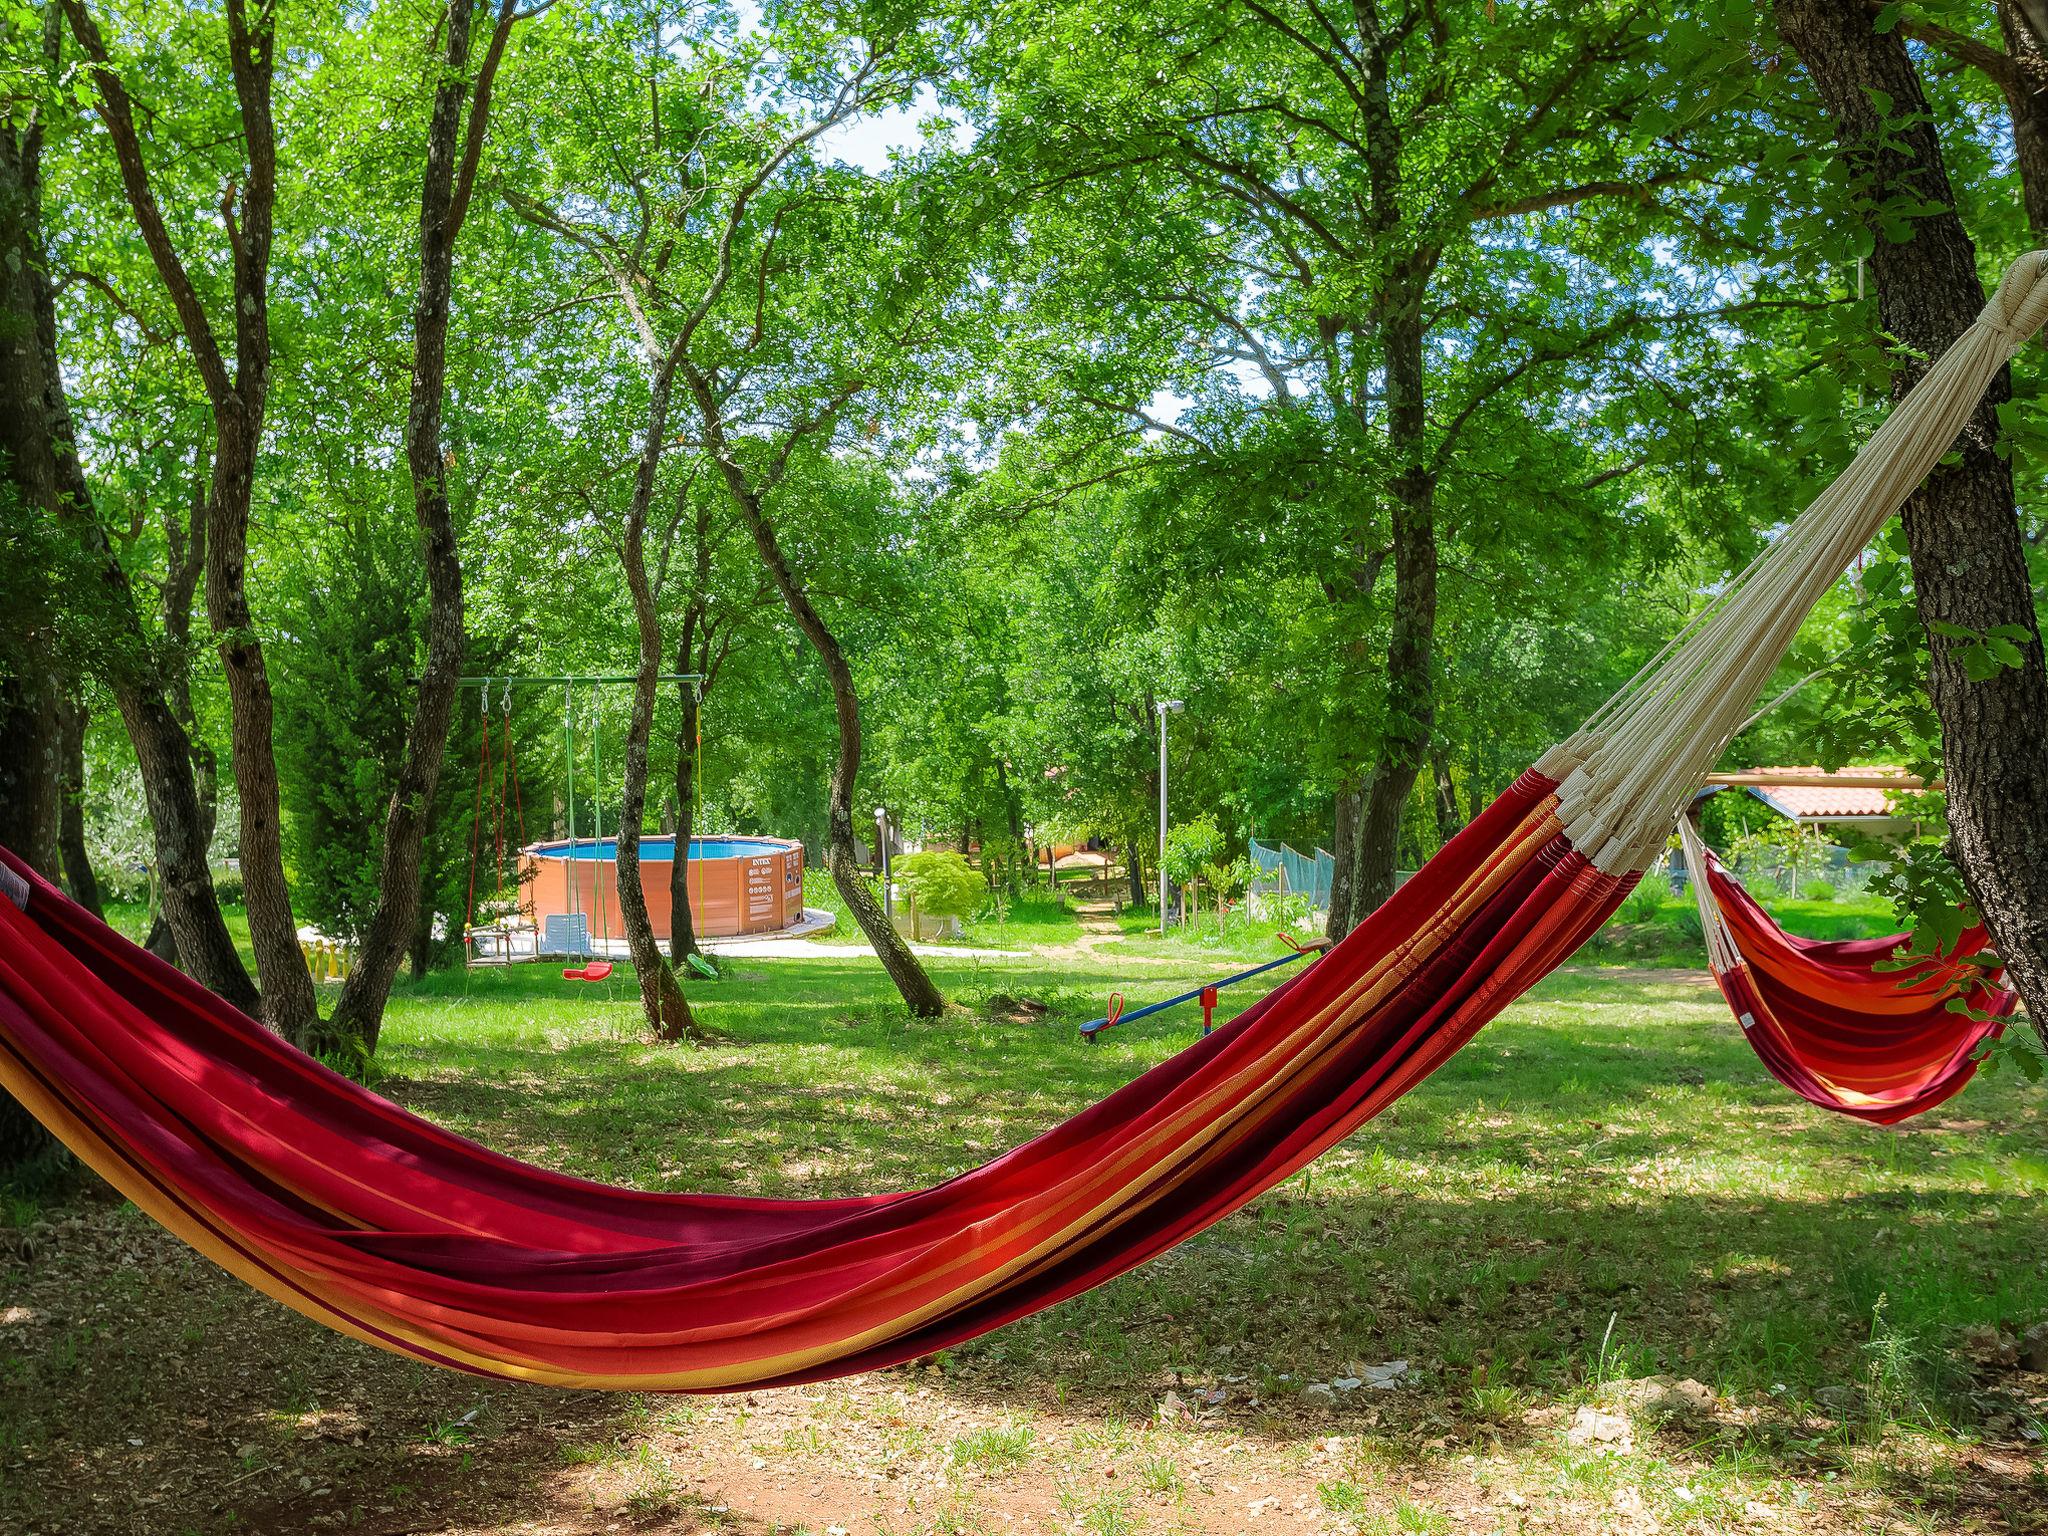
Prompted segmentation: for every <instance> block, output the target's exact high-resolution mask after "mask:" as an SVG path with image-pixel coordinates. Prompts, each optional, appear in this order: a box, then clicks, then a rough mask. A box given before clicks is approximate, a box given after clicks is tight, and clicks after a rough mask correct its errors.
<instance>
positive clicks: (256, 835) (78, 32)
mask: <svg viewBox="0 0 2048 1536" xmlns="http://www.w3.org/2000/svg"><path fill="white" fill-rule="evenodd" d="M63 4H64V12H65V15H66V17H67V18H68V19H69V21H70V24H71V32H72V36H73V37H74V38H76V39H77V42H78V45H79V47H80V49H81V50H82V51H83V52H84V54H85V56H86V59H87V61H88V64H89V66H90V74H91V79H92V81H93V85H94V89H95V91H96V93H97V105H98V110H99V116H100V121H101V122H102V123H103V124H104V125H105V126H106V129H107V133H108V136H109V138H110V139H111V140H112V141H113V148H114V154H115V158H116V160H117V162H118V163H119V166H120V171H121V183H122V186H123V189H124V190H125V192H126V194H127V198H128V204H129V209H130V211H131V213H132V215H133V217H134V220H135V225H136V230H137V232H138V234H139V235H140V236H141V239H142V242H143V244H144V245H145V246H146V247H147V249H148V251H149V255H150V259H151V261H152V263H153V264H154V265H155V268H156V272H157V277H158V280H159V281H160V282H161V283H162V285H163V287H164V290H165V292H166V293H167V294H168V295H169V297H170V300H171V304H172V306H173V307H174V309H175V310H176V311H177V316H178V323H179V327H180V329H181V331H182V333H183V335H184V338H185V343H186V347H187V349H188V351H189V352H190V354H191V358H192V362H193V366H194V367H195V368H196V369H197V370H198V373H199V377H200V380H201V382H202V383H203V385H204V387H205V390H206V397H207V401H208V405H209V407H210V409H211V411H212V414H213V427H214V442H213V470H212V476H211V479H210V482H209V486H208V493H207V512H206V523H207V540H206V608H207V617H208V619H209V621H210V622H211V624H212V627H213V634H214V642H215V645H216V647H217V649H218V651H219V653H220V658H221V665H222V667H223V669H224V670H225V672H226V675H227V682H228V693H229V697H230V699H231V701H232V708H233V729H232V734H231V743H232V751H231V759H232V762H233V765H234V772H235V786H236V789H237V792H238V801H239V805H240V807H241V837H240V844H241V860H242V884H243V891H244V901H245V903H246V905H247V907H248V912H249V937H250V942H251V945H252V947H253V948H254V950H255V952H256V973H257V979H258V983H259V985H260V986H261V988H262V994H263V996H262V1006H263V1012H264V1016H265V1018H267V1019H268V1020H269V1021H270V1023H271V1024H272V1026H273V1027H275V1028H277V1029H279V1030H282V1031H283V1032H284V1033H286V1034H287V1035H290V1036H292V1037H294V1038H299V1039H306V1038H310V1037H311V1036H312V1034H313V1032H314V1027H315V1025H316V1023H317V1020H318V1007H317V1004H316V1002H315V999H314V995H313V978H312V975H311V973H310V972H309V971H308V970H307V968H306V961H305V957H304V956H303V955H302V954H301V953H300V951H299V942H298V924H297V923H296V921H295V920H294V919H293V917H292V904H291V891H290V888H289V887H288V886H287V884H286V882H285V873H284V845H283V840H282V833H281V828H280V826H279V813H278V789H277V761H276V757H275V755H274V753H273V750H272V721H273V708H272V702H271V688H270V675H269V672H268V670H267V668H266V667H265V665H264V660H263V643H262V640H261V637H260V636H259V634H258V632H257V629H256V623H255V618H254V616H253V614H252V613H251V611H250V608H249V598H248V584H247V575H246V572H247V568H248V559H249V511H250V499H251V496H252V494H253V491H254V486H255V474H256V458H257V450H258V446H259V444H260V443H261V440H262V436H263V420H264V405H265V402H266V400H267V399H268V396H269V390H270V362H271V356H270V351H271V342H270V255H271V245H272V240H273V237H274V233H275V216H276V201H277V132H276V125H275V121H274V118H273V115H272V108H271V87H272V81H273V77H274V74H275V55H276V42H277V38H276V12H275V11H274V10H272V9H271V8H270V7H268V6H264V7H261V8H259V9H258V10H257V11H256V12H255V13H254V14H253V15H252V14H251V13H250V11H249V8H248V6H247V4H246V0H227V3H226V7H225V10H224V12H223V23H224V35H223V36H222V38H221V47H222V51H223V52H225V54H226V56H227V61H228V75H229V82H230V84H231V86H232V90H233V93H234V98H235V102H236V121H237V123H238V126H239V134H238V137H239V139H240V141H241V143H242V145H243V151H244V152H243V155H242V157H241V159H240V161H239V162H238V163H237V164H235V165H234V167H233V169H232V170H231V171H230V172H229V173H228V176H227V181H226V188H225V190H224V192H223V193H222V195H221V197H220V201H219V221H220V223H221V225H222V226H223V227H224V229H225V231H226V235H227V243H228V255H229V267H230V273H231V280H230V289H231V295H232V297H231V299H230V302H229V304H228V305H227V306H226V308H227V311H228V312H227V314H226V315H225V316H221V317H220V319H221V320H222V322H223V325H222V326H221V327H220V328H217V327H216V318H215V316H214V315H212V314H209V307H208V304H207V302H206V299H205V297H204V295H203V294H202V291H201V289H200V286H199V285H198V284H197V283H196V282H195V281H194V280H193V277H192V273H191V271H190V270H189V269H188V267H187V265H186V262H185V258H184V257H183V256H182V255H181V254H180V252H179V250H178V247H177V245H176V243H175V241H174V239H173V237H172V234H171V230H170V227H169V226H168V225H167V224H166V222H165V217H164V213H163V209H162V206H161V204H160V202H159V199H158V196H157V191H156V187H155V185H154V183H153V181H152V178H151V171H150V168H149V164H148V159H147V157H146V156H145V154H144V152H143V147H142V138H141V134H140V132H139V130H138V129H137V127H136V122H135V109H134V103H133V101H132V99H131V97H130V95H129V92H128V88H127V85H126V83H125V82H124V80H123V79H122V72H121V68H120V67H119V66H117V64H116V63H115V61H114V59H113V56H112V54H111V53H110V51H109V49H108V46H107V42H106V39H105V36H104V34H103V33H102V31H101V29H100V26H99V23H98V22H97V21H96V20H95V19H94V17H93V16H92V13H91V12H90V11H89V10H88V9H87V7H86V3H85V0H63ZM222 329H224V330H225V331H226V332H227V334H228V335H229V337H230V338H231V340H230V345H231V348H232V354H231V355H232V362H230V353H229V352H227V351H224V350H223V347H222V343H221V339H220V338H221V330H222ZM180 948H181V951H182V948H183V946H182V943H181V945H180Z"/></svg>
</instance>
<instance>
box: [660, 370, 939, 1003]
mask: <svg viewBox="0 0 2048 1536" xmlns="http://www.w3.org/2000/svg"><path fill="white" fill-rule="evenodd" d="M688 377H689V387H690V394H691V397H692V399H693V400H694V401H695V403H696V406H697V414H698V416H699V418H700V419H701V420H702V422H703V424H704V431H705V437H706V438H707V440H708V446H709V447H710V449H711V452H712V456H713V458H714V459H715V460H716V462H717V464H718V468H719V472H720V474H721V476H722V477H723V478H724V480H725V484H726V490H727V493H728V495H729V496H730V498H731V500H732V503H733V507H734V509H735V510H736V511H737V512H738V513H739V515H740V519H741V521H743V522H744V523H745V524H746V525H747V531H748V532H749V533H750V534H752V535H753V538H754V547H755V549H756V550H757V551H759V553H760V556H761V563H762V564H763V565H765V566H766V567H767V568H768V575H769V578H770V579H771V580H772V581H773V582H774V583H775V590H776V591H777V592H779V593H780V594H781V596H782V602H783V606H784V607H786V608H787V609H788V610H789V614H790V617H791V618H792V619H793V620H794V621H795V622H796V627H797V628H798V629H799V630H801V631H802V632H803V635H804V638H805V639H806V640H808V641H810V643H811V649H812V650H814V651H816V652H817V653H818V659H819V660H820V661H821V662H823V663H824V666H825V677H826V679H827V681H828V682H829V683H830V684H831V687H832V713H833V717H834V720H835V721H836V722H837V725H838V728H839V754H838V756H837V758H836V759H835V760H834V761H833V764H832V779H831V785H830V792H829V794H828V795H827V799H826V824H825V865H826V868H828V869H829V870H831V872H832V883H833V884H834V885H836V886H837V887H838V888H839V897H840V900H842V901H844V902H845V903H846V908H847V910H848V911H849V912H851V913H852V914H853V918H854V921H855V922H857V923H859V924H860V929H861V932H862V933H864V934H866V935H867V938H868V942H869V943H870V944H872V945H874V947H875V954H876V955H877V956H878V957H879V958H880V960H881V962H882V969H884V970H885V971H887V972H888V973H889V979H890V980H891V981H892V982H894V983H895V984H896V990H897V991H898V992H899V993H901V994H902V997H903V1003H904V1006H905V1007H907V1008H908V1009H909V1010H910V1011H911V1012H912V1013H913V1014H915V1015H917V1016H918V1017H920V1018H934V1017H937V1016H938V1015H939V1014H942V1013H944V1012H945V1009H946V1000H945V998H944V997H943V996H942V995H941V994H940V992H939V989H938V987H937V986H935V985H934V984H933V982H932V979H931V977H930V976H929V975H927V974H926V972H925V969H924V967H923V966H922V965H920V964H919V963H918V959H917V956H916V955H915V954H914V953H913V952H912V951H911V948H910V946H909V945H908V944H906V943H905V942H904V941H903V936H902V935H901V934H899V933H898V932H897V931H896V929H895V927H894V926H893V925H892V924H891V923H890V922H889V919H888V917H887V915H886V914H884V913H883V911H882V904H881V903H880V902H879V901H877V900H876V899H875V895H874V892H873V891H871V890H869V889H868V886H867V882H866V881H864V880H862V879H861V875H860V858H859V852H858V849H857V847H856V845H855V843H854V840H853V789H854V783H855V780H856V779H857V778H858V777H859V775H860V754H861V732H860V701H859V698H858V697H857V696H856V694H855V692H854V687H853V668H852V667H851V666H849V665H848V664H847V660H846V653H845V652H844V651H843V650H841V649H840V646H839V641H838V640H837V638H835V637H834V635H833V634H832V631H831V630H830V629H829V628H828V627H827V626H826V624H825V621H824V619H823V618H822V617H820V616H819V613H818V610H817V609H816V608H815V607H813V606H812V604H811V599H810V596H809V594H808V593H806V592H805V591H804V589H803V587H802V585H801V584H800V583H799V582H798V581H797V579H796V574H795V572H793V571H792V570H791V569H790V566H789V561H788V559H787V558H786V557H785V556H784V555H783V552H782V545H781V542H780V540H778V539H777V538H776V536H775V529H774V526H773V525H772V524H771V523H770V522H769V520H768V513H767V509H766V508H765V507H763V506H762V505H761V501H760V497H759V496H758V495H757V494H756V493H755V490H754V487H753V485H752V484H751V483H750V482H749V481H748V480H747V478H746V472H745V470H743V469H742V468H741V466H740V463H739V460H738V459H737V458H736V457H735V456H734V454H733V452H732V445H731V444H730V443H729V442H728V441H727V440H726V436H725V430H724V421H723V418H722V417H721V415H720V413H719V406H718V400H717V397H716V396H715V395H714V394H713V392H712V389H711V382H710V380H709V379H707V378H706V377H705V376H704V375H703V374H702V372H700V371H698V370H696V369H694V368H692V369H691V370H690V373H689V376H688Z"/></svg>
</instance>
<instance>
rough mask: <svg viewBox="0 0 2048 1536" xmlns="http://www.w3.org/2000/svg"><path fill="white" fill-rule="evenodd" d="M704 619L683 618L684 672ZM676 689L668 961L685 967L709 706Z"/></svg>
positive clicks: (680, 660) (691, 942) (692, 942)
mask: <svg viewBox="0 0 2048 1536" xmlns="http://www.w3.org/2000/svg"><path fill="white" fill-rule="evenodd" d="M707 552H708V551H707ZM699 618H700V615H699V614H698V612H697V609H696V606H695V605H694V604H693V605H692V606H691V609H690V611H689V612H688V613H686V614H685V615H684V617H683V639H682V643H681V644H680V645H679V646H678V647H677V648H676V670H677V671H678V672H688V671H689V670H690V661H691V659H692V658H691V651H692V647H691V643H690V642H691V638H692V637H693V636H694V635H695V633H696V629H697V623H698V620H699ZM676 689H677V696H678V702H679V703H680V704H681V705H682V722H683V723H682V725H681V726H680V727H679V728H678V729H677V731H676V856H675V860H674V862H673V863H671V864H670V865H669V872H668V905H669V912H670V914H671V916H670V918H669V930H668V957H669V960H670V961H671V962H672V963H674V964H675V965H678V966H681V965H687V964H688V963H689V959H690V956H692V955H694V954H696V953H697V920H696V916H695V914H694V913H692V912H691V910H690V840H691V839H692V838H693V837H695V836H696V835H697V772H698V769H697V756H698V753H699V752H700V751H702V749H703V743H702V741H701V740H700V739H699V736H700V732H701V730H702V728H703V708H704V706H703V703H702V700H701V698H700V697H699V694H698V691H697V687H696V686H695V685H693V684H690V683H678V684H677V685H676Z"/></svg>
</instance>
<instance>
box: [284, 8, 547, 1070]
mask: <svg viewBox="0 0 2048 1536" xmlns="http://www.w3.org/2000/svg"><path fill="white" fill-rule="evenodd" d="M543 3H544V4H545V3H549V0H543ZM479 11H481V12H483V13H485V14H488V6H487V5H486V4H485V3H483V0H448V6H447V9H446V11H445V13H444V14H443V16H442V18H441V21H440V24H439V30H440V32H441V33H442V35H443V36H444V37H445V38H446V49H445V52H444V54H443V57H442V60H441V76H440V80H439V83H438V84H437V86H436V88H435V91H434V98H433V106H432V109H431V113H430V116H429V118H428V123H427V147H426V163H425V167H424V170H423V172H422V174H421V186H420V227H419V228H420V232H419V260H420V278H419V288H418V291H417V293H416V295H415V298H414V301H413V313H412V331H413V357H412V383H411V391H410V399H409V402H408V407H407V411H406V422H405V460H406V467H407V469H408V470H409V471H410V473H411V476H412V488H413V517H414V520H415V522H416V523H417V524H418V527H419V535H420V545H419V547H420V554H421V558H422V561H423V563H424V564H425V566H426V575H427V622H426V630H427V635H426V639H427V646H426V651H427V654H426V665H425V667H424V668H423V669H422V672H421V675H420V689H419V699H418V702H417V704H416V705H415V707H414V709H413V715H412V720H411V723H410V725H409V726H408V727H407V730H406V736H405V750H404V755H403V758H402V759H401V762H400V765H399V770H398V780H397V782H396V783H395V784H394V785H393V786H392V790H391V801H390V807H389V809H388V810H387V812H386V813H385V817H384V839H383V855H382V862H381V863H380V865H379V867H378V873H377V905H376V908H375V910H374V911H373V912H372V914H371V917H370V923H369V928H368V931H367V932H366V933H365V934H364V936H363V943H362V953H361V956H360V958H359V959H358V961H357V963H356V965H355V967H354V969H352V970H351V971H350V972H349V974H348V979H347V980H346V981H344V982H343V983H342V988H341V996H340V997H339V998H338V999H337V1000H336V1002H335V1006H334V1015H333V1017H332V1018H331V1019H330V1020H329V1021H328V1023H327V1025H326V1028H325V1030H324V1035H325V1037H326V1038H327V1039H329V1040H333V1041H338V1042H341V1043H343V1044H344V1045H346V1046H348V1047H351V1048H355V1049H359V1050H360V1051H362V1052H363V1053H364V1054H365V1055H367V1054H369V1053H371V1052H373V1051H375V1050H376V1048H377V1036H378V1032H379V1030H380V1029H381V1027H382V1025H383V1020H384V1004H385V1002H386V1000H387V999H388V998H389V997H390V995H391V984H392V982H393V980H394V979H395V978H396V977H397V974H398V966H399V963H400V961H402V960H403V959H404V958H405V955H406V952H407V950H408V949H409V948H410V947H412V946H413V945H414V944H415V942H416V933H417V927H418V915H419V905H420V890H421V852H422V849H423V847H424V844H425V841H426V836H427V830H428V826H429V824H430V821H431V817H432V808H433V805H434V797H435V788H436V786H437V784H438V783H439V781H440V776H441V762H442V759H443V757H444V756H445V754H446V751H447V745H448V724H449V717H450V714H451V713H452V711H453V709H454V704H455V693H456V689H457V687H458V686H459V682H458V680H459V678H460V676H461V673H462V657H463V650H464V647H465V645H466V643H467V637H466V634H465V631H464V628H463V597H462V564H461V559H460V556H459V554H458V551H457V549H456V542H455V525H454V520H453V518H452V517H451V515H450V511H449V504H448V469H449V464H448V456H447V450H446V447H445V445H444V444H443V442H442V419H443V416H444V414H445V412H446V409H447V377H448V315H449V310H450V308H451V307H452V306H453V303H454V275H455V249H456V242H457V240H458V239H459V238H460V236H461V234H462V225H463V221H464V219H465V218H466V217H467V216H468V213H469V205H470V199H471V198H472V196H473V195H474V194H475V190H476V177H477V166H478V164H479V162H480V161H481V159H482V157H483V149H484V141H485V138H486V136H487V134H488V132H489V128H490V118H491V92H492V89H493V85H494V83H495V80H496V77H497V73H498V67H499V65H500V63H502V62H503V60H504V57H505V45H506V43H507V41H508V40H509V39H510V37H511V32H512V26H513V23H514V22H516V21H518V20H519V19H520V17H521V14H522V13H521V12H520V11H519V10H518V9H517V8H516V5H515V0H498V7H497V15H496V18H495V22H494V24H493V26H492V29H491V33H490V38H489V41H488V42H487V43H486V44H485V45H484V53H483V59H482V61H481V63H480V64H478V65H477V66H476V75H475V79H474V81H473V82H472V80H471V78H470V53H471V48H472V43H471V28H472V24H473V20H474V16H475V14H476V13H477V12H479ZM465 108H466V110H465Z"/></svg>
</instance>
